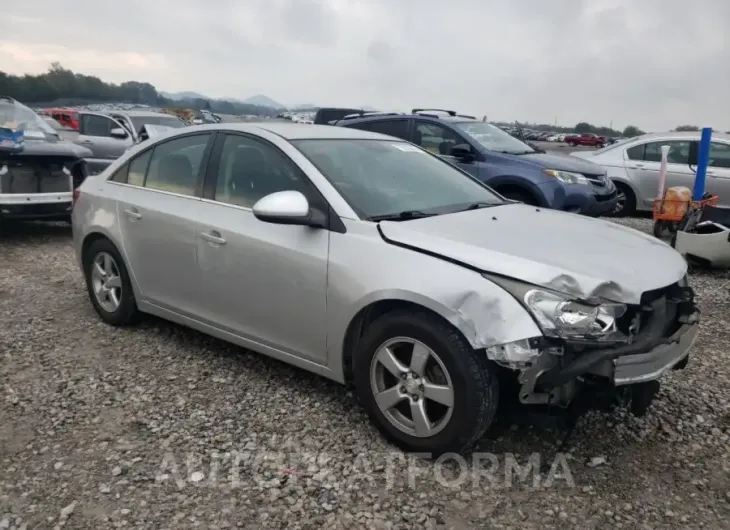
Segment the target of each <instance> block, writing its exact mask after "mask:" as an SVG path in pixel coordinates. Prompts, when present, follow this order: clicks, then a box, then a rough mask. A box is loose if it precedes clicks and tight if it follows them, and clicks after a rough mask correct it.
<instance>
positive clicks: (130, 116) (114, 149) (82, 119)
mask: <svg viewBox="0 0 730 530" xmlns="http://www.w3.org/2000/svg"><path fill="white" fill-rule="evenodd" d="M145 125H163V126H166V127H175V128H180V127H185V126H186V124H185V122H184V121H182V120H181V119H180V118H178V117H177V116H173V115H169V114H163V113H160V112H153V111H139V110H137V111H132V110H130V111H110V112H107V113H102V112H79V133H78V135H77V136H76V137H75V138H73V140H72V141H73V142H74V143H76V144H78V145H81V146H83V147H86V148H88V149H89V150H91V153H92V155H91V157H90V158H89V159H88V160H87V164H88V170H89V173H90V174H92V175H93V174H97V173H100V172H101V171H103V170H104V169H105V168H106V167H107V166H109V164H111V163H112V162H113V161H114V160H116V159H117V158H119V157H120V156H121V155H122V154H123V153H124V152H125V151H126V150H127V149H129V148H130V147H131V146H132V145H134V144H136V143H138V142H140V141H142V140H144V134H143V133H144V126H145Z"/></svg>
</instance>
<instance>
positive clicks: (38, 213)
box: [0, 96, 91, 223]
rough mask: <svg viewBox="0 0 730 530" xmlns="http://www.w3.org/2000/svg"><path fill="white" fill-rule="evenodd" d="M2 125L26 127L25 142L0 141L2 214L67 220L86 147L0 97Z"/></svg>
mask: <svg viewBox="0 0 730 530" xmlns="http://www.w3.org/2000/svg"><path fill="white" fill-rule="evenodd" d="M0 127H3V128H5V129H6V130H11V129H20V128H22V130H23V135H22V136H23V139H24V140H23V143H22V146H21V145H20V144H18V145H17V146H14V147H12V148H10V147H8V146H4V145H0V223H2V220H3V219H9V218H12V219H59V220H64V219H69V218H70V215H71V203H72V192H73V190H74V188H76V187H77V186H78V185H80V184H81V182H83V180H84V179H85V178H86V175H87V172H86V163H85V159H86V158H87V157H89V156H90V155H91V152H90V151H89V150H88V149H85V148H83V147H80V146H77V145H74V144H72V143H70V142H66V141H63V140H62V139H61V137H60V136H59V134H58V133H57V132H56V131H55V130H54V129H53V127H51V126H50V125H49V124H48V122H47V121H46V120H45V119H43V118H41V117H40V116H39V115H38V114H36V113H35V112H33V111H32V110H31V109H29V108H28V107H26V106H25V105H23V104H21V103H20V102H18V101H15V100H14V99H12V98H9V97H4V96H0Z"/></svg>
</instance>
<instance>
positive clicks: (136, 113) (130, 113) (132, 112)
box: [104, 110, 174, 117]
mask: <svg viewBox="0 0 730 530" xmlns="http://www.w3.org/2000/svg"><path fill="white" fill-rule="evenodd" d="M104 112H105V113H106V114H126V115H127V116H130V117H131V116H141V117H150V116H170V114H165V113H164V112H155V111H154V110H107V111H104ZM173 117H174V116H173Z"/></svg>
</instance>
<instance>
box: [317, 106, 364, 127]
mask: <svg viewBox="0 0 730 530" xmlns="http://www.w3.org/2000/svg"><path fill="white" fill-rule="evenodd" d="M358 112H362V109H319V110H318V111H317V114H315V116H314V123H316V124H318V125H327V124H328V123H329V122H331V121H334V120H341V119H342V118H344V117H345V116H347V115H348V114H357V113H358Z"/></svg>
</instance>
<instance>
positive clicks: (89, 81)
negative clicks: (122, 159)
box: [0, 63, 279, 116]
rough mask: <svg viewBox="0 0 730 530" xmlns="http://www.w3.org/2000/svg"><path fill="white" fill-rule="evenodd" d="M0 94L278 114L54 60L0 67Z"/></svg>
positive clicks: (43, 103)
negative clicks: (11, 69)
mask: <svg viewBox="0 0 730 530" xmlns="http://www.w3.org/2000/svg"><path fill="white" fill-rule="evenodd" d="M0 95H3V96H9V97H11V98H13V99H17V100H18V101H21V102H23V103H25V104H27V105H31V106H35V107H50V106H73V105H88V104H91V103H131V104H140V105H149V106H151V107H186V108H193V109H205V110H210V111H212V112H216V113H220V114H253V115H259V116H275V115H276V114H277V112H279V111H278V110H276V109H272V108H269V107H261V106H259V105H250V104H247V103H240V102H237V101H223V100H205V99H200V98H198V99H189V100H171V99H168V98H165V97H163V96H162V95H161V94H160V93H159V92H158V91H157V89H156V88H155V87H154V86H153V85H151V84H150V83H144V82H140V81H126V82H124V83H121V84H119V85H116V84H114V83H106V82H104V81H102V80H101V79H99V78H98V77H95V76H91V75H84V74H79V73H75V72H73V71H71V70H68V69H66V68H64V67H63V66H61V65H60V64H59V63H52V64H51V66H50V68H49V69H48V71H47V72H46V73H43V74H39V75H29V74H26V75H12V74H8V73H6V72H2V71H0Z"/></svg>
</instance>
